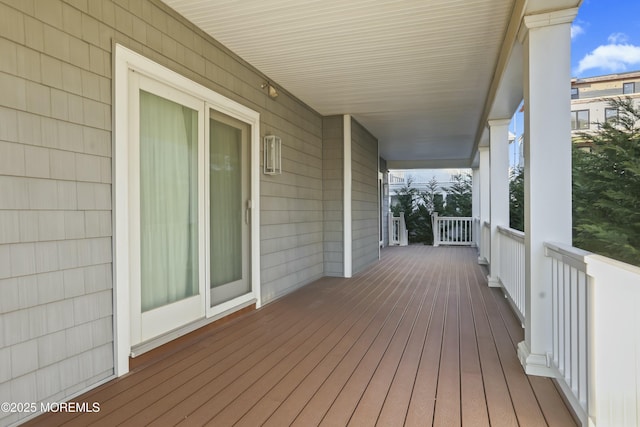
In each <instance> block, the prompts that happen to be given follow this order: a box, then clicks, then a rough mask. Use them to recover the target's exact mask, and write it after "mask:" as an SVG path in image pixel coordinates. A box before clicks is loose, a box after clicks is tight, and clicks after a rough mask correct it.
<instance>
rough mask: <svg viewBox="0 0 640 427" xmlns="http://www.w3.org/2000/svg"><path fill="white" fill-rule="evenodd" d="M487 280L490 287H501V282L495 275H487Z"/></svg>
mask: <svg viewBox="0 0 640 427" xmlns="http://www.w3.org/2000/svg"><path fill="white" fill-rule="evenodd" d="M487 282H489V287H490V288H501V287H502V283H501V282H500V278H499V277H496V276H487Z"/></svg>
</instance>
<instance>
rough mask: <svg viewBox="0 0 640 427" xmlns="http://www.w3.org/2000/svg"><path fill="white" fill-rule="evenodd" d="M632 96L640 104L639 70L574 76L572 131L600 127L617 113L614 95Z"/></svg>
mask: <svg viewBox="0 0 640 427" xmlns="http://www.w3.org/2000/svg"><path fill="white" fill-rule="evenodd" d="M624 97H629V98H631V99H633V100H634V102H635V103H636V105H640V71H633V72H629V73H619V74H607V75H604V76H596V77H586V78H573V79H571V134H572V136H573V137H574V139H578V140H579V133H580V132H593V131H596V130H598V128H599V125H600V124H601V123H604V122H606V121H607V120H610V119H611V118H613V117H617V115H618V110H617V109H616V108H613V107H611V105H610V103H609V101H610V99H612V98H624Z"/></svg>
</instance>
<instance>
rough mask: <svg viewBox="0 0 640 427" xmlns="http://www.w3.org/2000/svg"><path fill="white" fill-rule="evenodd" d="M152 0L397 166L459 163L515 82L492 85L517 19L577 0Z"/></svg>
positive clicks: (505, 61)
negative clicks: (362, 133)
mask: <svg viewBox="0 0 640 427" xmlns="http://www.w3.org/2000/svg"><path fill="white" fill-rule="evenodd" d="M163 1H164V2H165V3H166V4H167V5H169V6H170V7H172V8H173V9H175V10H176V11H177V12H178V13H180V14H182V15H183V16H184V17H185V18H187V19H188V20H190V21H191V22H193V23H194V24H196V25H197V26H198V27H200V28H201V29H202V30H204V31H205V32H207V33H208V34H210V35H211V36H212V37H214V38H215V39H217V40H218V41H220V42H221V43H222V44H224V45H225V46H226V47H228V48H229V49H231V50H232V51H233V52H235V53H236V54H238V55H239V56H240V57H242V58H243V59H244V60H246V61H247V62H249V63H250V64H252V65H253V66H255V67H256V68H258V69H259V70H260V71H262V72H263V73H264V74H265V75H267V76H268V77H269V79H271V81H273V82H274V83H275V84H276V85H277V86H278V88H279V90H282V88H284V89H286V90H287V91H288V92H289V93H291V94H293V95H294V96H296V97H298V98H299V99H301V100H302V101H303V102H305V103H307V104H308V105H309V106H311V107H312V108H314V109H315V110H316V111H318V112H319V113H321V114H323V115H333V114H352V115H353V116H354V117H355V118H356V119H357V120H358V121H359V122H361V123H362V124H363V125H364V126H365V127H367V128H368V129H369V130H370V131H371V132H372V133H373V134H374V135H375V136H376V137H377V138H378V139H379V141H380V154H381V155H382V156H383V157H384V158H386V159H387V160H388V161H389V165H390V167H396V168H401V167H464V166H469V165H470V164H471V162H472V161H473V158H474V155H475V148H476V147H477V144H478V143H479V142H480V139H481V138H482V133H483V129H484V126H482V125H481V123H483V122H484V121H485V120H487V119H488V118H490V116H491V114H492V113H491V109H492V108H493V105H494V100H495V97H496V96H498V95H499V96H501V97H505V96H506V99H508V100H509V101H508V102H507V104H508V107H511V104H512V103H513V102H514V101H511V99H512V98H513V99H516V101H515V102H516V103H517V102H519V100H520V99H521V93H522V91H521V85H519V84H518V82H519V81H520V80H521V79H519V78H516V79H513V77H511V78H510V79H511V80H512V81H511V82H510V86H509V87H508V88H506V89H505V88H502V89H500V87H499V86H500V85H499V84H498V83H499V81H500V79H501V78H502V76H503V74H504V73H505V72H506V69H507V67H509V64H510V63H512V62H514V61H509V56H510V54H511V51H512V46H513V43H514V39H515V33H516V32H517V25H518V24H519V22H520V18H521V16H522V15H523V14H524V13H535V12H538V11H545V10H549V9H551V8H553V9H560V8H563V7H570V6H576V5H577V4H579V3H580V2H579V1H578V0H554V1H552V2H551V1H550V0H529V1H521V0H516V1H514V0H405V1H398V0H350V1H344V0H311V1H304V2H300V1H295V0H268V1H264V0H243V1H241V2H239V1H231V0H215V1H212V0H163ZM512 21H513V22H514V23H516V24H515V27H514V24H513V23H512V24H511V27H510V26H509V24H510V22H512ZM512 74H513V73H512ZM494 80H495V81H494ZM514 82H515V84H514ZM499 92H500V93H499ZM514 94H515V95H514ZM501 102H502V104H504V101H501ZM515 107H516V105H513V108H512V110H511V112H513V109H515Z"/></svg>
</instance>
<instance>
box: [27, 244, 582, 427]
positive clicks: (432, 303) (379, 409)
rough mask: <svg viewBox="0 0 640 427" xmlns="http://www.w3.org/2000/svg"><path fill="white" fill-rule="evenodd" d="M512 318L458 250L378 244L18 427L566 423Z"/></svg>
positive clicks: (469, 257)
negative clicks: (519, 350)
mask: <svg viewBox="0 0 640 427" xmlns="http://www.w3.org/2000/svg"><path fill="white" fill-rule="evenodd" d="M521 339H522V329H521V327H520V322H519V320H518V319H517V318H516V317H515V316H514V315H513V313H512V312H511V308H510V307H509V305H508V303H507V301H506V300H504V297H503V296H502V295H501V294H500V293H499V291H497V290H495V289H490V288H488V287H487V281H486V272H485V271H484V270H483V269H482V268H481V267H480V266H478V265H477V255H476V252H475V250H473V249H470V248H446V247H440V248H433V247H429V246H409V247H405V248H397V247H396V248H388V249H385V250H384V251H383V258H382V260H381V261H380V262H378V263H375V264H374V265H372V266H371V267H369V268H368V269H367V270H366V271H364V272H362V273H360V274H358V275H356V276H355V277H354V278H352V279H340V278H324V279H321V280H319V281H317V282H315V283H313V284H311V285H309V286H306V287H305V288H303V289H301V290H299V291H296V292H294V293H292V294H290V295H288V296H286V297H283V298H281V299H279V300H278V301H276V302H274V303H272V304H269V305H267V306H265V307H263V308H261V309H259V310H256V311H253V312H251V313H248V314H246V315H243V316H241V317H239V318H237V319H234V320H232V321H231V322H229V323H227V324H224V325H221V326H220V327H213V328H212V330H211V331H210V332H207V333H203V334H201V336H197V338H194V339H192V340H186V341H185V344H184V345H183V348H178V349H176V350H172V351H171V352H167V353H166V354H163V355H161V356H159V357H158V358H157V359H156V360H154V361H152V362H150V363H148V364H147V365H145V366H140V367H138V368H136V369H134V370H133V371H132V372H131V373H130V374H128V375H127V376H125V377H123V378H120V379H117V380H114V381H111V382H109V383H107V384H105V385H103V386H101V387H98V388H97V389H95V390H92V391H91V392H89V393H87V394H85V395H83V396H80V397H79V398H77V399H74V400H75V401H84V402H99V403H100V406H101V411H100V412H99V413H93V414H81V413H60V414H44V415H43V416H41V417H39V418H36V419H34V420H32V421H30V422H27V423H26V424H27V425H47V426H56V425H65V426H86V425H94V426H100V425H105V426H107V425H117V424H121V425H130V426H134V425H136V426H137V425H159V426H160V425H162V426H164V425H185V426H192V425H195V426H199V425H212V426H227V425H229V426H230V425H238V426H257V425H267V426H283V425H299V426H311V425H321V424H322V425H327V426H342V425H353V426H373V425H379V426H396V425H398V426H400V425H407V426H425V425H436V426H446V427H448V426H456V425H464V426H482V427H485V426H489V425H491V426H493V427H495V426H514V425H520V426H538V425H541V426H544V425H550V426H560V427H564V426H571V425H575V423H574V421H573V419H572V418H571V415H570V412H569V411H568V409H567V408H566V406H565V404H564V402H563V401H562V399H561V398H560V395H559V393H558V391H557V390H556V388H555V387H554V385H553V383H552V382H551V380H549V379H547V378H540V377H528V376H526V375H525V374H524V372H523V370H522V367H521V366H520V364H519V362H518V360H517V357H516V349H515V346H516V344H517V342H518V341H520V340H521Z"/></svg>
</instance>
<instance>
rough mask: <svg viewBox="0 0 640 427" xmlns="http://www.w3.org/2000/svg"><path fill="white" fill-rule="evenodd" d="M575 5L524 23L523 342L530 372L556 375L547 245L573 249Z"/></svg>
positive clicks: (520, 353) (520, 351)
mask: <svg viewBox="0 0 640 427" xmlns="http://www.w3.org/2000/svg"><path fill="white" fill-rule="evenodd" d="M577 12H578V9H577V8H572V9H566V10H558V11H553V12H548V13H542V14H538V15H529V16H525V17H524V18H523V25H522V26H521V30H520V33H519V35H518V39H519V41H520V42H521V43H522V45H523V48H524V49H523V56H524V58H523V59H524V64H523V82H524V85H523V87H524V132H525V133H524V158H525V298H526V303H525V305H526V309H525V311H526V313H527V315H526V319H525V339H524V341H522V342H521V343H520V344H518V356H519V358H520V361H521V363H522V365H523V367H524V368H525V371H526V372H527V373H528V374H535V375H543V376H553V372H552V371H551V369H550V368H549V363H548V360H547V359H548V355H549V354H550V352H551V350H552V318H551V315H550V313H551V309H552V300H551V289H552V284H551V275H550V274H549V272H550V271H551V265H550V264H551V260H550V259H549V258H547V257H545V249H544V242H545V241H555V242H559V243H564V244H568V245H571V129H570V122H569V120H568V119H567V117H569V115H570V111H571V105H570V98H571V97H570V94H569V87H570V85H569V81H570V78H571V63H570V61H571V22H572V21H573V19H574V18H575V16H576V14H577Z"/></svg>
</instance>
